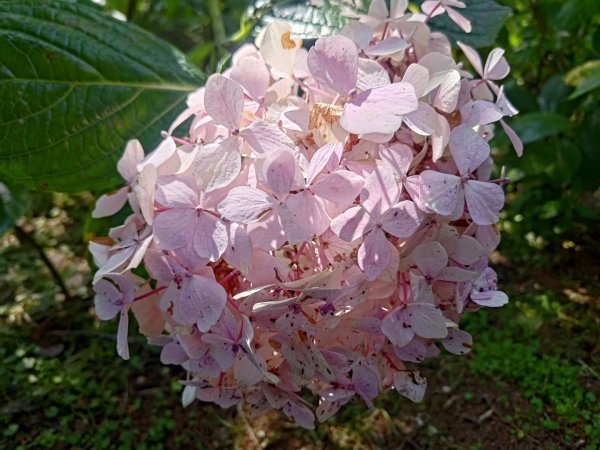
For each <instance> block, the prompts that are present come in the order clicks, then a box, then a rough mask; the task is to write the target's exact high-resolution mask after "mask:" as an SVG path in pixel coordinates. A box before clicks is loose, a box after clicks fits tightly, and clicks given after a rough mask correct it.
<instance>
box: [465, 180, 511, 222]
mask: <svg viewBox="0 0 600 450" xmlns="http://www.w3.org/2000/svg"><path fill="white" fill-rule="evenodd" d="M465 198H466V200H467V207H468V208H469V214H471V218H472V219H473V222H475V223H476V224H477V225H492V224H494V223H496V222H498V220H499V219H500V210H501V209H502V207H503V206H504V191H503V190H502V188H501V187H500V186H499V185H497V184H495V183H490V182H487V181H476V180H469V181H467V182H466V183H465Z"/></svg>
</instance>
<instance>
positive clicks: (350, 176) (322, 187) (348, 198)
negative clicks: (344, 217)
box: [311, 170, 365, 207]
mask: <svg viewBox="0 0 600 450" xmlns="http://www.w3.org/2000/svg"><path fill="white" fill-rule="evenodd" d="M364 183H365V180H364V178H363V177H361V176H360V175H357V174H355V173H354V172H350V171H349V170H336V171H335V172H332V173H330V174H329V175H327V176H326V177H325V178H324V179H323V180H321V181H319V182H318V183H317V184H315V185H314V186H313V187H312V188H311V190H312V191H313V192H314V193H315V194H316V195H318V196H319V197H322V198H324V199H325V200H329V201H330V202H332V203H335V204H337V205H339V206H341V207H346V206H348V205H350V204H352V203H353V202H354V200H355V199H356V197H358V194H360V191H361V190H362V188H363V185H364Z"/></svg>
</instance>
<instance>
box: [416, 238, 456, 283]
mask: <svg viewBox="0 0 600 450" xmlns="http://www.w3.org/2000/svg"><path fill="white" fill-rule="evenodd" d="M412 256H413V258H414V260H415V263H416V264H417V267H418V268H419V270H420V271H421V272H423V274H425V275H427V276H429V277H431V278H435V277H436V276H437V274H438V273H439V272H440V270H442V269H443V268H444V267H446V265H447V264H448V254H447V253H446V250H445V249H444V247H442V245H441V244H440V243H439V242H435V241H434V242H427V243H425V244H421V245H419V246H418V247H417V248H415V249H414V250H413V252H412Z"/></svg>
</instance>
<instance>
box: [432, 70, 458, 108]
mask: <svg viewBox="0 0 600 450" xmlns="http://www.w3.org/2000/svg"><path fill="white" fill-rule="evenodd" d="M459 93H460V73H458V70H450V71H449V72H448V74H447V75H446V77H445V78H444V81H443V82H442V84H441V86H440V88H439V90H438V93H437V95H436V96H435V99H434V101H433V106H435V107H436V108H437V109H438V110H439V111H442V112H445V113H451V112H453V111H454V110H455V109H456V104H457V102H458V94H459Z"/></svg>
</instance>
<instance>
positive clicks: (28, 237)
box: [15, 225, 72, 300]
mask: <svg viewBox="0 0 600 450" xmlns="http://www.w3.org/2000/svg"><path fill="white" fill-rule="evenodd" d="M15 233H16V235H17V238H18V239H19V241H21V242H22V243H27V244H29V245H30V246H31V247H32V248H33V249H35V251H36V252H37V253H38V255H39V257H40V259H41V260H42V262H43V263H44V265H45V266H46V268H47V269H48V270H49V271H50V275H52V278H53V279H54V282H55V283H56V284H57V285H58V287H59V288H60V290H61V292H62V293H63V294H64V296H65V298H66V299H67V300H70V299H71V298H72V297H71V294H70V293H69V290H68V289H67V285H66V284H65V282H64V280H63V279H62V277H61V275H60V272H59V271H58V269H57V268H56V267H55V266H54V263H53V262H52V261H50V258H48V255H46V252H45V251H44V248H43V247H42V246H41V245H40V244H38V242H37V241H36V240H35V238H34V237H33V235H32V234H31V233H29V232H28V231H26V230H25V229H24V228H23V227H21V226H19V225H15Z"/></svg>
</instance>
